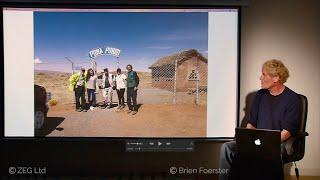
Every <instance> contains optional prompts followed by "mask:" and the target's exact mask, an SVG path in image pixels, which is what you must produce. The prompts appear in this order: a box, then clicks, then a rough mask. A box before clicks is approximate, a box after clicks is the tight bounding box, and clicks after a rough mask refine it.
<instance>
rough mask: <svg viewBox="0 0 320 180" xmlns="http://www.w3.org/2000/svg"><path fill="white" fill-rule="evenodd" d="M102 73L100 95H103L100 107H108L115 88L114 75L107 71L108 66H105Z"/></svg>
mask: <svg viewBox="0 0 320 180" xmlns="http://www.w3.org/2000/svg"><path fill="white" fill-rule="evenodd" d="M103 71H104V73H103V75H102V96H103V97H104V99H105V100H104V105H103V106H102V108H103V109H104V108H106V107H107V108H108V109H110V108H111V107H112V94H113V90H114V89H115V76H114V75H113V74H111V73H109V70H108V68H105V69H104V70H103Z"/></svg>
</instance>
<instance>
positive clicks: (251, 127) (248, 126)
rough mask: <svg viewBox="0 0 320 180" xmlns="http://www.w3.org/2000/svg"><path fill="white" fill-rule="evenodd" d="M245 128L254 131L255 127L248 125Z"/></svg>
mask: <svg viewBox="0 0 320 180" xmlns="http://www.w3.org/2000/svg"><path fill="white" fill-rule="evenodd" d="M246 128H248V129H256V127H254V126H253V125H252V124H250V123H248V124H247V126H246Z"/></svg>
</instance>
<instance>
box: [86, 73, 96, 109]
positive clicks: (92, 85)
mask: <svg viewBox="0 0 320 180" xmlns="http://www.w3.org/2000/svg"><path fill="white" fill-rule="evenodd" d="M97 78H98V76H97V75H96V74H95V73H94V71H93V69H91V68H90V69H88V72H87V77H86V81H87V95H88V102H89V106H90V110H93V109H94V107H95V106H96V103H97V102H96V82H97Z"/></svg>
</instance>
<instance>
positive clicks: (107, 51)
mask: <svg viewBox="0 0 320 180" xmlns="http://www.w3.org/2000/svg"><path fill="white" fill-rule="evenodd" d="M120 52H121V50H120V49H117V48H113V47H98V48H95V49H92V50H91V51H89V54H88V55H89V57H90V58H91V59H94V58H96V57H98V56H101V55H112V56H115V57H117V58H119V57H120Z"/></svg>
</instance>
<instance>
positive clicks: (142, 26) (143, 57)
mask: <svg viewBox="0 0 320 180" xmlns="http://www.w3.org/2000/svg"><path fill="white" fill-rule="evenodd" d="M34 44H35V54H34V56H35V58H37V59H38V60H40V61H41V62H43V64H42V65H37V66H36V69H37V67H42V68H43V67H45V66H47V67H48V68H49V66H50V68H55V67H56V68H57V70H62V69H61V68H62V66H63V64H67V61H66V60H65V57H69V58H70V59H72V60H74V61H76V62H79V63H80V62H84V64H85V63H86V62H89V57H88V55H87V54H88V52H89V51H90V50H92V49H94V48H96V47H100V46H101V47H104V46H110V47H116V48H119V49H121V54H120V65H121V68H124V67H125V65H126V64H132V65H133V67H134V69H136V70H139V71H148V67H149V66H150V65H151V64H152V63H153V62H155V61H156V60H157V59H158V58H160V57H162V56H166V55H170V54H172V53H176V52H179V51H180V50H186V49H191V48H194V49H197V50H199V51H200V52H201V53H202V54H203V55H204V56H207V54H206V53H207V49H208V15H207V13H206V12H188V13H182V12H157V13H134V12H130V13H129V12H128V13H124V12H121V13H120V12H118V13H117V12H79V13H78V12H35V13H34ZM96 61H97V64H98V67H99V69H103V68H104V67H105V66H108V67H109V68H110V69H114V68H116V63H115V57H113V56H100V57H98V58H97V59H96ZM46 64H47V65H46ZM52 64H55V65H52ZM58 66H61V67H58ZM67 68H69V66H66V67H65V69H67ZM65 69H63V71H66V70H65ZM70 71H71V69H70Z"/></svg>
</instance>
